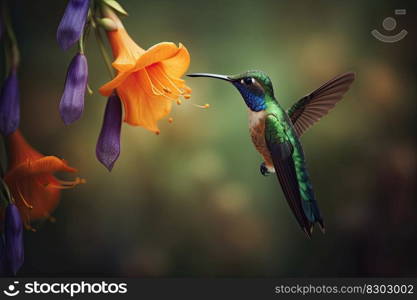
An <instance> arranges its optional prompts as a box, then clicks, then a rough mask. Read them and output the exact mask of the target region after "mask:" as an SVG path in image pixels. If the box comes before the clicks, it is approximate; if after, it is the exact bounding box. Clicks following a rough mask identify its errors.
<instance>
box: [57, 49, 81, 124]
mask: <svg viewBox="0 0 417 300" xmlns="http://www.w3.org/2000/svg"><path fill="white" fill-rule="evenodd" d="M87 78H88V66H87V58H86V57H85V55H84V54H81V53H78V54H77V55H75V56H74V58H73V59H72V61H71V63H70V65H69V67H68V71H67V78H66V79H65V87H64V93H63V94H62V97H61V102H60V104H59V112H60V114H61V118H62V120H63V121H64V123H65V125H69V124H71V123H73V122H75V121H77V120H78V119H79V118H80V117H81V115H82V113H83V110H84V96H85V90H86V88H87Z"/></svg>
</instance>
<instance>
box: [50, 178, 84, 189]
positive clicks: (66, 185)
mask: <svg viewBox="0 0 417 300" xmlns="http://www.w3.org/2000/svg"><path fill="white" fill-rule="evenodd" d="M56 181H57V182H58V183H59V185H58V184H54V183H48V184H46V185H45V187H47V188H54V189H61V190H65V189H72V188H73V187H75V186H76V185H79V184H83V183H86V180H85V179H84V178H80V177H77V178H75V179H74V180H73V181H66V180H59V179H56Z"/></svg>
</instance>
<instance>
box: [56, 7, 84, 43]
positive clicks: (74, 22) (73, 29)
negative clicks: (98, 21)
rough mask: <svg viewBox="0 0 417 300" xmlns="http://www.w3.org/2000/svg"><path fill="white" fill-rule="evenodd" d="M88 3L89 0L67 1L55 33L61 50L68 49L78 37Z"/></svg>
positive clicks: (81, 29)
mask: <svg viewBox="0 0 417 300" xmlns="http://www.w3.org/2000/svg"><path fill="white" fill-rule="evenodd" d="M89 4H90V1H89V0H69V1H68V4H67V7H66V8H65V12H64V16H63V17H62V19H61V22H60V23H59V26H58V30H57V33H56V38H57V40H58V44H59V46H61V48H62V49H63V50H68V49H69V48H70V47H71V46H72V45H74V44H75V43H76V42H77V41H78V40H79V39H80V37H81V33H82V31H83V28H84V25H85V21H86V18H87V12H88V7H89Z"/></svg>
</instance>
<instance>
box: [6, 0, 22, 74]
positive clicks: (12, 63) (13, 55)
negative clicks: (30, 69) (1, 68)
mask: <svg viewBox="0 0 417 300" xmlns="http://www.w3.org/2000/svg"><path fill="white" fill-rule="evenodd" d="M2 13H3V22H4V27H5V29H6V34H7V37H8V40H9V42H10V45H9V47H8V48H7V49H6V50H8V51H6V52H8V56H7V58H8V67H9V68H17V67H18V66H19V63H20V53H19V47H18V46H17V40H16V36H15V34H14V31H13V26H12V22H11V20H10V16H9V9H8V7H7V1H6V0H3V1H2ZM7 71H9V70H7Z"/></svg>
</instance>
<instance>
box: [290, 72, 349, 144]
mask: <svg viewBox="0 0 417 300" xmlns="http://www.w3.org/2000/svg"><path fill="white" fill-rule="evenodd" d="M354 80H355V73H352V72H348V73H344V74H341V75H339V76H337V77H335V78H333V79H332V80H330V81H328V82H326V83H325V84H323V85H322V86H321V87H319V88H318V89H317V90H315V91H314V92H312V93H310V94H308V95H307V96H304V97H303V98H301V99H300V100H298V101H297V102H296V103H295V104H294V105H293V106H292V107H291V108H290V109H289V110H288V112H287V113H288V115H289V117H290V119H291V121H292V123H293V125H294V129H295V132H296V133H297V135H298V137H301V135H302V134H303V133H304V132H305V131H306V130H307V129H308V128H310V127H311V126H312V125H313V124H314V123H316V122H317V121H318V120H320V119H321V118H322V117H323V116H325V115H326V114H327V113H328V112H329V111H330V110H331V109H332V108H333V107H334V106H335V105H336V103H337V102H339V101H340V100H342V97H343V95H344V94H345V93H346V92H347V91H348V90H349V87H350V85H351V84H352V82H353V81H354Z"/></svg>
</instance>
